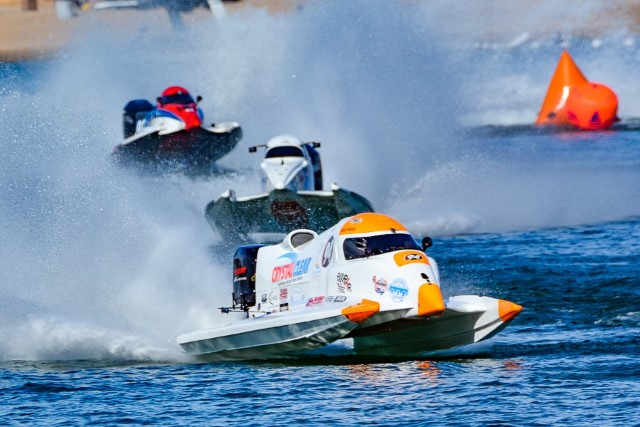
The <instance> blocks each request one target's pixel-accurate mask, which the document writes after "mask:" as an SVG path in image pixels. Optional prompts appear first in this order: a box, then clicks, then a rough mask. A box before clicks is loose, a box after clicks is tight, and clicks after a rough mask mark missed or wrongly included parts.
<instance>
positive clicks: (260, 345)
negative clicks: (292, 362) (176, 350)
mask: <svg viewBox="0 0 640 427" xmlns="http://www.w3.org/2000/svg"><path fill="white" fill-rule="evenodd" d="M337 313H340V312H339V311H337V312H336V311H333V312H332V313H331V315H329V316H327V315H326V314H324V315H323V314H322V313H318V315H316V316H312V317H309V316H307V319H306V320H302V316H297V315H291V316H286V315H278V314H274V315H265V316H262V317H259V318H248V319H246V320H243V321H239V322H236V323H232V324H230V325H226V326H223V327H220V328H214V329H210V330H207V331H199V332H195V333H192V334H187V335H182V336H180V337H178V344H180V346H181V347H182V348H183V349H184V350H185V352H187V353H189V354H198V355H204V356H207V357H209V358H215V359H221V360H222V359H235V360H240V359H268V358H273V357H286V356H290V355H292V354H295V353H299V352H304V351H309V350H313V349H316V348H319V347H323V346H325V345H327V344H329V343H332V342H334V341H336V340H338V339H340V338H342V337H344V336H345V335H347V334H348V333H349V332H350V331H351V330H353V329H354V328H355V327H356V326H357V325H358V324H357V323H355V322H352V321H350V320H349V319H347V318H346V317H345V316H344V315H342V314H337ZM285 314H286V313H285Z"/></svg>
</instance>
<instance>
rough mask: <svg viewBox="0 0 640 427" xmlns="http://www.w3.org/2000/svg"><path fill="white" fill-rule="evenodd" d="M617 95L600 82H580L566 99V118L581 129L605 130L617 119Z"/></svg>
mask: <svg viewBox="0 0 640 427" xmlns="http://www.w3.org/2000/svg"><path fill="white" fill-rule="evenodd" d="M617 114H618V96H617V95H616V94H615V92H614V91H613V90H611V88H609V87H608V86H605V85H603V84H600V83H593V82H585V83H580V84H579V85H577V86H575V87H574V88H572V89H571V93H570V94H569V98H568V99H567V119H568V120H569V123H571V124H572V125H573V126H575V127H577V128H578V129H582V130H605V129H608V128H610V127H611V125H612V124H613V122H615V121H618V120H619V119H618V117H617Z"/></svg>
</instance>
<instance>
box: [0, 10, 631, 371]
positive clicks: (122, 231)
mask: <svg viewBox="0 0 640 427" xmlns="http://www.w3.org/2000/svg"><path fill="white" fill-rule="evenodd" d="M547 7H549V6H547ZM463 9H466V6H465V8H462V7H460V6H458V7H453V8H451V7H450V6H449V5H445V4H442V5H440V4H438V5H437V6H434V4H429V5H426V6H425V5H423V6H420V5H417V6H416V5H412V4H411V3H406V4H405V3H403V2H383V1H380V2H364V1H361V2H347V3H345V2H337V1H336V2H322V3H315V4H311V5H307V6H305V7H303V8H302V9H300V10H296V11H293V12H291V13H288V14H282V15H268V14H266V13H264V12H261V11H254V10H250V9H249V10H245V11H242V12H238V13H236V14H229V16H228V17H227V19H226V20H225V21H220V22H213V21H211V22H208V21H207V22H205V21H202V22H197V23H195V24H193V25H192V26H191V27H189V28H187V29H186V30H185V31H184V32H182V33H175V32H173V31H172V30H171V29H170V28H167V27H166V26H162V25H160V24H159V23H157V22H153V21H152V20H151V21H149V20H148V18H149V16H150V15H145V14H144V13H141V14H140V15H139V21H137V22H136V23H135V24H134V25H133V26H132V27H131V28H128V29H123V30H122V31H118V32H114V31H113V26H112V25H111V24H109V25H107V24H105V23H104V22H102V21H101V20H99V19H97V17H94V18H92V17H91V16H87V20H86V21H85V22H84V25H81V26H80V30H79V32H78V34H77V37H76V42H75V43H74V44H73V46H72V48H71V49H70V50H68V51H67V52H64V53H63V54H61V55H59V56H58V57H56V58H55V59H53V60H51V61H49V62H48V63H47V64H46V65H47V67H46V68H45V69H44V70H40V73H38V74H37V75H31V74H30V73H29V72H27V71H24V70H22V71H21V70H18V71H7V72H5V75H4V76H1V77H0V78H2V80H3V82H4V84H3V86H4V87H3V88H2V89H0V94H2V99H0V109H1V110H2V111H3V115H2V116H1V117H0V127H1V128H2V138H1V139H0V147H1V149H2V153H3V162H2V166H1V169H0V188H1V190H0V191H1V194H0V198H1V199H0V233H1V239H2V242H3V244H2V248H1V249H0V260H1V261H0V278H1V283H2V287H1V289H0V307H1V308H2V310H0V320H1V324H2V326H0V330H1V331H2V336H3V340H2V341H0V359H2V360H8V359H37V360H51V359H74V358H77V359H81V358H96V359H104V358H114V359H119V358H125V359H129V358H131V359H138V358H140V359H163V360H164V359H166V358H169V359H170V358H178V357H180V353H179V349H178V348H177V346H176V345H175V342H174V338H175V336H176V335H178V334H180V333H183V332H188V331H190V330H193V329H195V328H200V327H206V326H209V325H211V324H214V323H216V322H221V321H224V320H231V318H230V317H222V316H221V315H220V314H218V313H216V307H219V306H221V305H227V304H229V300H230V289H229V288H228V286H229V276H230V270H229V267H228V265H226V263H225V262H224V260H222V261H219V260H216V259H215V258H212V257H211V256H210V255H209V253H208V251H207V247H208V246H209V245H211V244H212V243H215V242H216V241H217V239H218V238H217V236H216V235H215V234H213V232H212V231H211V230H210V229H209V227H208V225H207V224H206V222H205V220H204V217H203V210H204V206H205V205H206V203H207V202H208V201H210V200H212V199H213V198H215V197H217V196H218V195H219V194H220V193H221V192H222V191H224V190H226V189H228V188H235V189H236V190H237V192H238V194H239V195H242V194H250V193H254V192H255V191H257V190H258V188H259V180H258V176H257V169H258V163H259V161H258V158H257V157H256V156H255V155H250V154H249V153H247V150H246V148H247V146H249V145H253V144H259V143H264V142H265V141H266V140H268V139H269V138H271V137H272V136H275V135H277V134H280V133H291V134H294V135H297V136H299V137H301V138H303V139H306V140H319V141H321V142H322V143H323V147H322V148H321V153H322V155H323V160H324V170H325V172H324V173H325V180H326V181H327V182H332V181H336V182H338V183H339V184H340V185H342V186H343V187H345V188H348V189H351V190H354V191H357V192H359V193H361V194H363V195H365V196H366V197H368V198H370V199H371V201H372V202H373V204H374V206H375V207H376V208H377V210H379V211H382V212H385V213H389V214H392V215H394V216H396V217H397V218H398V219H399V220H401V221H403V222H406V223H407V224H408V225H410V226H411V228H412V230H416V231H418V232H429V233H434V234H457V233H461V232H484V231H508V230H513V229H519V228H540V227H550V226H558V225H567V224H580V223H591V222H594V221H611V220H617V219H621V218H625V217H627V216H629V215H633V214H637V212H638V207H639V205H638V203H640V202H639V200H640V198H639V197H637V195H638V194H637V183H638V182H640V181H639V180H638V173H639V172H638V168H637V165H638V162H637V157H635V158H634V157H631V159H630V160H629V162H630V165H629V167H627V168H619V167H618V163H619V162H618V160H619V159H612V158H610V157H608V156H607V155H605V154H603V153H607V152H610V150H609V149H602V147H601V146H597V144H598V142H597V141H596V142H592V148H593V147H594V146H595V148H593V150H591V154H590V155H584V154H580V149H581V147H580V146H579V144H578V143H576V144H573V145H569V144H563V145H562V147H563V148H562V149H560V150H557V149H556V148H555V144H556V143H559V141H558V138H555V137H552V138H550V139H551V140H549V138H547V139H545V141H544V151H543V152H542V153H541V152H539V151H537V150H536V149H535V146H536V143H537V142H538V141H536V139H541V138H542V137H540V136H533V137H531V136H530V137H529V139H527V137H525V138H524V140H522V139H520V140H519V139H518V138H515V140H513V139H511V140H507V141H505V143H506V144H508V147H510V148H508V149H506V150H502V149H501V148H500V147H499V146H498V145H499V144H500V141H498V143H496V141H495V140H491V139H489V140H487V139H484V140H482V139H478V138H475V137H473V136H471V137H470V136H469V134H468V133H461V132H460V129H462V128H466V127H468V126H469V125H472V126H476V125H484V124H521V123H530V122H532V121H533V120H534V118H535V114H536V112H537V109H538V108H539V104H540V103H541V101H542V97H543V96H544V91H545V90H546V85H547V83H548V79H549V77H550V75H551V73H552V71H553V68H554V67H555V61H556V60H557V58H558V57H559V54H560V46H557V45H553V44H547V45H545V46H546V47H544V48H540V47H537V48H535V47H534V45H533V44H528V45H527V44H526V42H523V43H524V44H522V43H521V44H519V46H518V47H517V49H519V50H516V51H513V50H510V48H508V47H502V48H500V49H498V50H496V51H495V52H494V53H492V52H493V51H492V52H490V53H487V51H483V50H478V49H475V48H469V46H472V45H473V44H474V43H476V42H480V41H482V38H481V37H482V36H478V35H477V34H476V35H474V37H473V38H471V39H470V38H466V39H465V38H464V37H463V38H462V39H459V38H458V37H453V36H452V35H450V34H447V32H446V31H442V30H443V28H444V27H446V26H447V22H448V20H447V19H446V16H447V14H450V18H451V19H453V18H457V17H459V14H463V13H469V12H464V10H463ZM151 16H153V15H151ZM443 16H444V18H445V19H443ZM526 24H527V23H526V22H524V23H523V31H526V30H527V28H526V27H527V25H526ZM529 25H535V21H532V22H531V23H529ZM522 40H528V38H524V39H522ZM544 40H546V39H544ZM605 40H610V41H611V42H610V43H609V44H607V43H605V44H604V45H603V46H602V47H600V48H599V49H598V51H597V53H594V51H593V48H591V47H586V48H585V47H580V49H579V50H577V51H575V52H572V54H573V55H574V58H575V59H576V60H577V61H578V63H579V65H580V66H581V68H582V69H583V71H584V72H585V74H587V76H588V77H590V78H593V79H594V80H599V81H602V82H607V83H610V84H611V86H613V87H614V88H615V89H616V90H617V91H618V94H619V95H620V100H621V116H622V117H625V116H629V115H631V116H637V115H639V114H640V111H639V109H640V104H639V103H638V102H637V99H640V97H638V96H637V95H638V93H637V91H638V90H639V89H638V88H637V87H636V85H634V84H633V82H629V81H627V80H625V78H626V77H625V76H628V75H630V73H631V72H632V71H634V70H636V69H637V58H635V57H634V56H633V55H630V54H627V53H626V52H627V51H626V50H624V49H623V48H620V46H619V45H617V44H615V43H616V40H619V36H618V35H617V33H616V35H615V37H614V36H611V38H609V39H607V38H605ZM471 42H473V43H471ZM28 67H29V65H27V68H28ZM32 67H37V68H40V67H41V65H33V66H32ZM23 78H26V79H27V82H24V81H22V80H21V79H23ZM172 84H180V85H183V86H185V87H187V88H189V89H190V90H192V91H193V92H194V93H195V94H202V95H203V96H204V98H205V101H204V102H203V103H202V104H201V106H202V108H203V109H204V111H205V116H206V117H207V120H208V121H223V120H224V121H226V120H237V121H239V122H240V123H241V124H242V125H243V128H244V134H245V139H244V141H243V143H242V144H241V145H240V146H239V148H238V149H237V150H235V151H234V152H233V153H231V154H230V155H229V156H228V157H226V158H225V159H223V160H222V161H221V162H220V164H221V166H223V167H225V168H229V169H236V170H239V171H240V172H239V173H238V174H235V175H225V176H220V177H215V178H213V179H211V180H195V181H194V180H191V179H189V178H185V177H181V176H173V177H167V178H155V177H140V176H137V175H135V174H131V173H129V172H127V171H121V170H118V169H116V168H114V167H113V166H112V165H111V164H110V163H109V161H108V156H109V153H110V151H111V148H112V146H113V145H115V144H117V143H118V142H119V141H120V140H121V136H122V134H121V108H122V106H123V105H124V104H125V102H126V101H127V100H129V99H132V98H147V99H153V98H154V97H155V96H156V95H157V94H158V93H159V92H160V91H161V90H162V89H163V88H164V87H165V86H168V85H172ZM471 135H473V133H471ZM554 138H555V139H554ZM614 142H615V141H613V142H611V143H610V144H611V147H612V148H614V147H615V145H614ZM627 144H630V143H627ZM636 156H637V155H636ZM549 159H551V161H549ZM602 159H604V160H605V161H604V163H602V162H599V161H600V160H602ZM603 165H604V166H603Z"/></svg>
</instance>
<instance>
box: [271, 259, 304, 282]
mask: <svg viewBox="0 0 640 427" xmlns="http://www.w3.org/2000/svg"><path fill="white" fill-rule="evenodd" d="M278 259H284V260H285V261H289V262H287V263H286V264H283V265H278V266H275V267H273V270H272V271H271V281H272V282H274V283H275V282H282V281H284V280H287V279H292V278H296V277H299V276H301V275H303V274H306V273H308V272H309V264H311V257H309V258H304V259H301V260H297V255H296V254H285V255H283V256H281V257H280V258H278Z"/></svg>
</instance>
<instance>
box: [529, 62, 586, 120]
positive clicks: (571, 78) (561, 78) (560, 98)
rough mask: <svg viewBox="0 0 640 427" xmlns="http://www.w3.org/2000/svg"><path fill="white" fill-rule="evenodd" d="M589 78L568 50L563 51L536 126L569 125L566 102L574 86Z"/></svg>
mask: <svg viewBox="0 0 640 427" xmlns="http://www.w3.org/2000/svg"><path fill="white" fill-rule="evenodd" d="M586 81H587V78H586V77H585V76H584V75H583V74H582V72H581V71H580V69H579V68H578V66H577V65H576V63H575V62H573V59H572V58H571V56H570V55H569V52H567V51H566V50H563V51H562V55H561V56H560V61H558V66H557V67H556V70H555V71H554V73H553V77H551V83H549V89H547V95H546V96H545V97H544V101H543V102H542V108H541V109H540V113H538V120H536V124H538V125H543V124H558V125H563V124H566V123H567V117H566V108H565V107H566V105H565V104H566V102H567V98H568V97H569V91H570V89H571V87H572V86H575V85H578V84H580V83H585V82H586Z"/></svg>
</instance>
